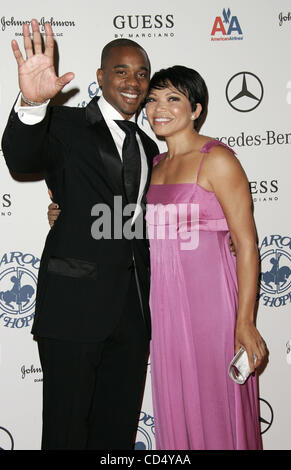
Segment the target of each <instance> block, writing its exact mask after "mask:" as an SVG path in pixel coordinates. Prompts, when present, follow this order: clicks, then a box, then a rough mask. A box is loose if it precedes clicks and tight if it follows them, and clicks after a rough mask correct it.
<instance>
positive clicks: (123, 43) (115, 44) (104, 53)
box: [101, 39, 151, 70]
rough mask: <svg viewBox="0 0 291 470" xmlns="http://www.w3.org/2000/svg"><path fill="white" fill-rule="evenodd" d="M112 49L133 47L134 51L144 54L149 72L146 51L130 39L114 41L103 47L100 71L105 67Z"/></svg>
mask: <svg viewBox="0 0 291 470" xmlns="http://www.w3.org/2000/svg"><path fill="white" fill-rule="evenodd" d="M114 47H135V48H136V49H139V50H140V51H142V52H143V53H144V54H145V56H146V59H147V61H148V64H149V70H150V67H151V63H150V60H149V58H148V55H147V53H146V51H145V50H144V48H143V47H142V46H141V45H140V44H138V43H137V42H135V41H132V40H131V39H114V40H113V41H110V42H109V43H108V44H106V45H105V46H104V47H103V50H102V53H101V68H102V69H103V68H104V67H105V63H106V60H107V58H108V56H109V54H110V52H111V49H113V48H114Z"/></svg>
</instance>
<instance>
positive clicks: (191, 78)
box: [148, 65, 208, 130]
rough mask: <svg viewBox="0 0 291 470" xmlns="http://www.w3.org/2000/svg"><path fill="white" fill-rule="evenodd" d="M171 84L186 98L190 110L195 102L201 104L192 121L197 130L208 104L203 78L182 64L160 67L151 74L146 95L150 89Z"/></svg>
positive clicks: (203, 118)
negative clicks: (199, 111)
mask: <svg viewBox="0 0 291 470" xmlns="http://www.w3.org/2000/svg"><path fill="white" fill-rule="evenodd" d="M171 85H172V86H173V87H174V88H176V89H177V90H178V91H180V92H181V93H183V94H184V95H185V96H186V97H187V98H188V100H189V101H190V105H191V109H192V111H195V110H196V105H197V103H200V104H201V106H202V111H201V113H200V116H199V117H198V118H197V119H195V121H194V128H195V129H198V130H199V129H200V127H201V126H202V124H203V122H204V120H205V117H206V114H207V106H208V91H207V87H206V84H205V82H204V80H203V78H202V77H201V75H200V74H199V73H198V72H196V70H193V69H190V68H188V67H184V66H183V65H174V66H173V67H169V68H167V69H161V70H160V71H159V72H156V73H155V74H154V75H153V77H152V79H151V81H150V84H149V91H148V95H149V93H150V92H151V90H152V89H156V90H161V89H163V88H169V86H171Z"/></svg>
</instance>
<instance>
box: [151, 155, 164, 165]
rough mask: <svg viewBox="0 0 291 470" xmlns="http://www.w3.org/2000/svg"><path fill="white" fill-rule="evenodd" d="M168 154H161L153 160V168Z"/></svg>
mask: <svg viewBox="0 0 291 470" xmlns="http://www.w3.org/2000/svg"><path fill="white" fill-rule="evenodd" d="M166 153H167V152H164V153H160V154H159V155H156V156H155V157H154V159H153V166H156V165H157V164H158V163H159V162H160V161H161V160H162V158H164V156H165V155H166Z"/></svg>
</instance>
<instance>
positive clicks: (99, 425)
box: [38, 272, 149, 450]
mask: <svg viewBox="0 0 291 470" xmlns="http://www.w3.org/2000/svg"><path fill="white" fill-rule="evenodd" d="M104 315H106V312H104ZM38 347H39V354H40V360H41V365H42V369H43V434H42V449H43V450H50V449H51V450H52V449H54V450H61V449H62V450H66V449H67V450H69V449H70V450H71V449H78V450H84V449H91V450H92V449H95V450H120V449H121V450H123V449H126V450H128V449H133V447H134V439H135V433H136V429H137V422H138V417H139V413H140V406H141V401H142V395H143V387H144V380H145V373H146V364H147V359H148V349H149V341H148V337H147V334H146V327H145V324H144V321H143V317H142V313H141V305H140V301H139V297H138V292H137V286H136V281H135V276H134V272H133V275H132V281H131V285H130V288H129V292H128V297H127V303H126V308H125V310H124V312H123V314H122V316H121V318H120V321H119V323H118V325H117V327H116V328H115V330H114V331H113V333H112V334H111V335H110V336H109V337H108V338H107V339H106V340H104V341H101V342H96V343H78V342H71V341H60V340H55V339H49V338H39V339H38Z"/></svg>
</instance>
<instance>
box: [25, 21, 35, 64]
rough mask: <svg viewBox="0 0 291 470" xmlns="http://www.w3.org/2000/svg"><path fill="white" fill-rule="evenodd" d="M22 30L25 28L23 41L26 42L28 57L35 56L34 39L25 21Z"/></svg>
mask: <svg viewBox="0 0 291 470" xmlns="http://www.w3.org/2000/svg"><path fill="white" fill-rule="evenodd" d="M22 30H23V43H24V49H25V53H26V58H27V59H29V58H30V57H32V56H33V49H32V41H31V37H30V30H29V25H28V24H27V23H25V24H24V25H23V27H22Z"/></svg>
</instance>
